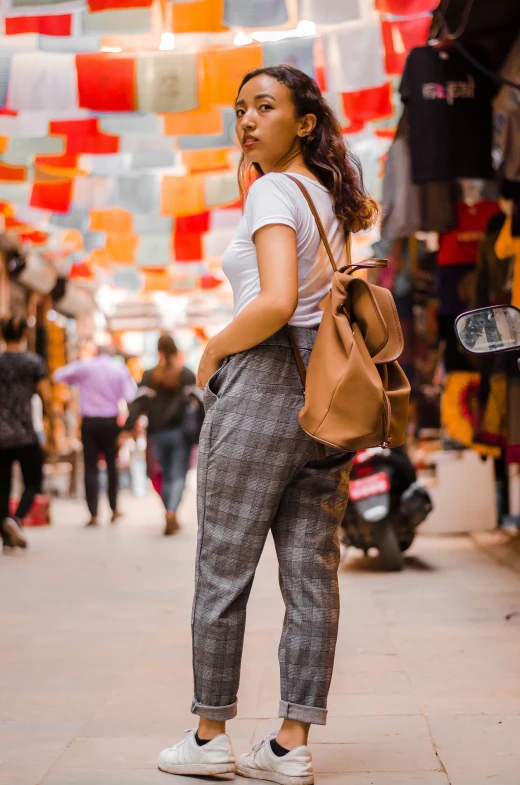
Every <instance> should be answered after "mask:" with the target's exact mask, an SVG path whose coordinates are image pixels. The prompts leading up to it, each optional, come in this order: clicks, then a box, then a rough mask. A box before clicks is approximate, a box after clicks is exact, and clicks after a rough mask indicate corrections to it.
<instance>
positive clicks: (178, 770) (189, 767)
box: [157, 761, 235, 777]
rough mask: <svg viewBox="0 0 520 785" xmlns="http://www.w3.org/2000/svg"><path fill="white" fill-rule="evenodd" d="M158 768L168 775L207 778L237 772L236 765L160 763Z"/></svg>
mask: <svg viewBox="0 0 520 785" xmlns="http://www.w3.org/2000/svg"><path fill="white" fill-rule="evenodd" d="M157 765H158V767H159V769H160V770H161V771H164V772H166V774H202V775H206V776H207V777H214V776H215V775H217V774H228V773H229V772H231V771H235V763H234V762H233V763H231V762H229V763H175V764H169V763H162V762H161V761H159V762H158V764H157Z"/></svg>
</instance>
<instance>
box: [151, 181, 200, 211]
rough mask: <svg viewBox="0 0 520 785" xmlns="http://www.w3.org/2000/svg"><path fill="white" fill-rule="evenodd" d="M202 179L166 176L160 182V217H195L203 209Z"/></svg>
mask: <svg viewBox="0 0 520 785" xmlns="http://www.w3.org/2000/svg"><path fill="white" fill-rule="evenodd" d="M204 197H205V194H204V178H203V177H200V176H196V175H195V176H194V175H190V176H187V177H175V176H173V175H166V176H165V177H163V179H162V182H161V215H181V216H182V215H196V214H197V213H202V212H204V208H205V198H204Z"/></svg>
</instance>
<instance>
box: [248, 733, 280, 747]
mask: <svg viewBox="0 0 520 785" xmlns="http://www.w3.org/2000/svg"><path fill="white" fill-rule="evenodd" d="M277 735H278V731H277V730H273V731H271V733H270V734H269V735H268V736H266V737H265V739H261V741H257V742H256V744H253V750H252V751H253V752H258V750H259V749H261V747H263V746H264V744H267V742H268V741H271V739H276V737H277Z"/></svg>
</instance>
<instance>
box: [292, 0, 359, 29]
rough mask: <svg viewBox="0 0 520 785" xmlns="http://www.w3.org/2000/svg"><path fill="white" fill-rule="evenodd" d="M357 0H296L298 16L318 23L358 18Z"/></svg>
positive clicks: (335, 22)
mask: <svg viewBox="0 0 520 785" xmlns="http://www.w3.org/2000/svg"><path fill="white" fill-rule="evenodd" d="M359 14H360V8H359V0H298V17H299V18H300V19H308V20H309V21H311V22H315V23H316V24H320V25H331V24H337V23H342V22H347V21H349V20H350V19H358V18H359Z"/></svg>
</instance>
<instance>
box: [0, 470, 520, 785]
mask: <svg viewBox="0 0 520 785" xmlns="http://www.w3.org/2000/svg"><path fill="white" fill-rule="evenodd" d="M191 484H192V485H193V477H191ZM123 508H124V510H125V512H126V517H125V518H124V519H122V520H121V522H120V523H118V524H117V525H115V526H110V525H109V524H108V523H106V524H104V525H103V526H102V527H100V528H99V529H97V530H91V529H88V530H87V529H83V528H82V523H83V522H84V520H85V518H86V513H85V510H84V508H83V505H82V504H81V503H80V502H78V501H59V502H56V503H55V505H54V517H55V523H54V525H53V526H52V527H50V528H47V529H38V530H34V529H32V530H29V536H30V539H31V548H30V550H29V551H28V552H27V553H19V554H18V555H16V556H10V557H0V590H1V596H2V599H3V602H2V606H1V609H0V664H1V670H0V761H1V763H0V785H39V784H40V783H43V785H149V784H150V783H157V784H160V783H163V785H167V783H169V782H172V783H173V782H176V783H179V785H181V783H188V782H190V783H192V785H193V783H197V782H207V781H209V780H207V779H206V778H194V779H190V778H184V777H178V778H176V779H174V778H172V777H171V775H167V774H162V773H161V772H159V771H157V770H156V768H155V765H156V764H155V760H156V755H157V752H158V751H159V750H160V749H161V748H162V747H164V746H167V745H168V744H170V743H172V742H173V741H175V740H177V739H178V738H179V737H180V736H181V734H182V732H183V729H185V728H189V727H190V726H191V727H193V724H194V719H195V718H193V717H192V715H191V714H190V713H189V706H190V699H191V670H190V668H191V660H190V632H189V622H190V606H191V596H192V573H193V556H194V543H195V540H194V535H195V523H194V519H195V512H194V501H193V491H191V493H190V494H189V495H188V497H187V500H186V502H185V504H184V508H183V510H182V516H181V517H182V519H183V520H184V521H185V526H184V528H183V531H182V532H181V533H180V534H179V535H177V536H176V537H174V538H170V539H166V538H163V537H161V536H160V534H161V511H160V506H159V504H158V501H157V499H156V498H155V497H152V496H150V497H147V498H146V499H142V500H135V499H132V498H131V497H129V496H127V497H125V498H124V500H123ZM340 583H341V594H342V619H341V632H340V639H339V643H338V651H337V659H336V671H335V676H334V680H333V686H332V692H331V696H330V703H329V708H330V714H329V723H328V725H327V726H326V727H316V728H314V729H313V730H312V735H311V741H312V744H313V753H314V760H315V768H316V772H317V777H316V781H317V783H318V784H319V785H448V783H451V785H484V784H485V785H489V783H497V785H519V783H520V616H517V615H513V616H512V617H511V619H510V620H509V621H507V620H506V619H505V617H506V615H507V614H509V613H513V614H514V613H515V612H518V611H520V576H519V575H518V574H515V573H514V572H513V571H512V570H510V569H508V568H507V567H506V566H503V565H501V564H499V563H497V562H495V561H493V560H492V559H491V558H489V557H488V556H487V555H486V553H485V552H484V551H482V550H480V549H479V547H478V546H477V545H476V544H474V543H473V542H472V541H471V540H470V539H468V538H464V537H457V538H443V539H439V538H433V539H432V538H422V539H419V541H418V542H417V543H416V544H415V545H414V547H413V549H412V552H411V556H410V558H409V560H408V564H407V569H406V571H405V572H403V573H402V574H382V573H380V572H378V571H377V569H376V568H375V565H374V564H373V563H372V562H370V561H368V562H367V561H366V560H364V559H359V558H354V559H353V560H351V561H349V563H348V564H347V566H346V567H343V569H342V571H341V576H340ZM282 614H283V608H282V603H281V600H280V597H279V590H278V583H277V571H276V560H275V555H274V549H273V548H272V546H271V544H269V546H268V548H267V549H266V553H265V557H264V559H263V560H262V563H261V565H260V568H259V570H258V574H257V579H256V582H255V586H254V589H253V594H252V596H251V603H250V608H249V617H248V629H247V635H246V647H245V653H244V667H243V676H242V687H241V691H240V696H239V712H240V713H239V718H238V719H236V720H234V721H233V722H232V723H230V725H229V730H230V733H231V735H232V737H233V739H234V742H235V751H236V752H242V751H245V750H246V749H248V747H249V744H250V742H251V741H252V740H254V739H257V738H259V737H261V736H263V735H265V734H266V733H267V732H268V731H270V730H272V729H273V728H275V727H277V724H278V720H277V719H276V712H277V705H278V671H277V662H276V647H277V639H278V635H279V630H280V625H281V620H282ZM237 780H238V781H240V780H239V779H238V778H237Z"/></svg>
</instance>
